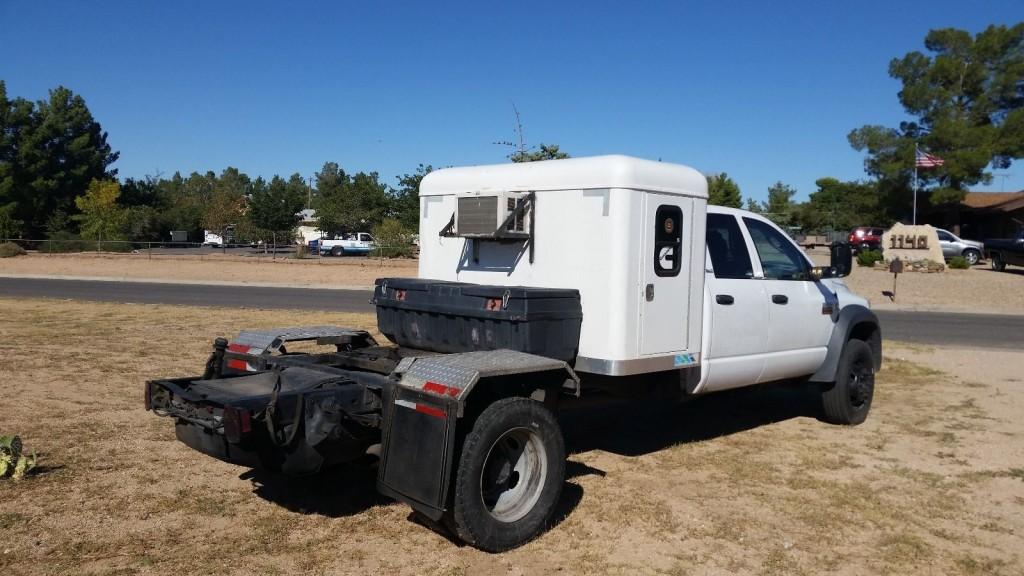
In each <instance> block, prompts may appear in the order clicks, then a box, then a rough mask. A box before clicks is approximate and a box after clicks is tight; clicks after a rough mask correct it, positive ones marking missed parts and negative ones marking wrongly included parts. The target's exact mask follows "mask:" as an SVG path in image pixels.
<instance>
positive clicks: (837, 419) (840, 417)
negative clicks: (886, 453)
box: [821, 340, 875, 425]
mask: <svg viewBox="0 0 1024 576" xmlns="http://www.w3.org/2000/svg"><path fill="white" fill-rule="evenodd" d="M874 393H875V364H874V361H873V360H872V358H871V348H870V347H869V346H868V345H867V343H866V342H864V341H863V340H850V341H848V342H847V343H846V346H845V347H843V355H842V356H840V357H839V367H838V369H837V371H836V381H835V382H833V383H832V385H831V386H829V387H828V388H826V389H825V390H824V391H823V392H822V395H821V400H822V408H823V409H824V412H825V420H826V421H827V422H831V423H832V424H848V425H856V424H860V423H861V422H863V421H864V419H865V418H867V417H868V411H870V410H871V399H872V398H873V397H874Z"/></svg>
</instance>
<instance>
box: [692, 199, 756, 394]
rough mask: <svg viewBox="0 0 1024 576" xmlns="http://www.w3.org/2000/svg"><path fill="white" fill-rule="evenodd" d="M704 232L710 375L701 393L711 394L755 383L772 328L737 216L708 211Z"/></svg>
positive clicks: (707, 366)
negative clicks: (706, 261) (706, 252)
mask: <svg viewBox="0 0 1024 576" xmlns="http://www.w3.org/2000/svg"><path fill="white" fill-rule="evenodd" d="M705 236H706V239H707V251H708V256H707V260H708V267H707V269H706V274H705V279H704V285H705V298H706V299H707V301H708V305H707V307H706V308H705V309H706V310H709V311H710V314H711V319H710V320H711V322H710V323H711V330H710V336H711V337H710V339H709V340H708V341H705V342H704V365H705V369H706V370H707V373H708V375H707V381H706V382H705V384H704V386H703V388H702V391H707V392H710V391H714V390H725V389H727V388H735V387H737V386H747V385H749V384H753V383H755V382H757V381H758V379H759V378H760V377H761V373H762V371H763V370H764V365H765V353H764V352H765V347H766V346H767V343H768V331H769V329H770V327H769V323H768V307H767V306H766V305H765V303H764V302H765V298H766V295H765V291H764V283H763V282H761V281H760V280H759V279H758V278H757V277H756V276H755V268H754V262H753V259H752V257H751V252H750V248H749V244H748V241H747V238H746V236H745V235H744V234H743V230H742V228H741V226H740V222H739V220H738V219H737V218H736V216H734V215H733V214H729V213H724V214H722V213H714V212H710V213H708V215H707V231H706V234H705Z"/></svg>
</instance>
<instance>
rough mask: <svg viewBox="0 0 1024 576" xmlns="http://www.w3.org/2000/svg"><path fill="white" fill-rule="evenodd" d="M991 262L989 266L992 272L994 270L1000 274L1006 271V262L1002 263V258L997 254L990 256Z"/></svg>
mask: <svg viewBox="0 0 1024 576" xmlns="http://www.w3.org/2000/svg"><path fill="white" fill-rule="evenodd" d="M991 260H992V262H991V266H992V269H993V270H995V271H996V272H1002V271H1003V270H1006V262H1003V257H1002V256H1000V255H999V253H998V252H996V253H994V254H992V256H991Z"/></svg>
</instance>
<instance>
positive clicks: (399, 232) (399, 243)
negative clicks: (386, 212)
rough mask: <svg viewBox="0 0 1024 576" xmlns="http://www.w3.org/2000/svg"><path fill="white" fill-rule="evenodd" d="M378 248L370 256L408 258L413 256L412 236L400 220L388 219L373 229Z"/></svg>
mask: <svg viewBox="0 0 1024 576" xmlns="http://www.w3.org/2000/svg"><path fill="white" fill-rule="evenodd" d="M373 238H374V239H375V240H376V241H377V246H378V247H377V248H374V249H373V250H371V251H370V256H373V257H375V258H380V257H381V256H383V257H385V258H408V257H410V256H412V254H413V244H412V234H411V233H410V232H409V230H407V229H406V228H405V226H402V223H401V222H399V221H398V220H394V219H388V220H385V221H383V222H381V223H380V224H379V225H377V226H375V227H374V228H373Z"/></svg>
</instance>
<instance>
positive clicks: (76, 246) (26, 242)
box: [0, 238, 419, 261]
mask: <svg viewBox="0 0 1024 576" xmlns="http://www.w3.org/2000/svg"><path fill="white" fill-rule="evenodd" d="M6 242H10V243H13V244H17V245H18V246H21V247H22V248H24V249H25V250H26V251H29V252H34V253H37V254H82V253H91V254H109V255H126V256H133V257H139V258H148V259H151V260H154V259H158V258H168V257H173V258H176V259H196V260H205V259H218V258H224V257H227V256H234V257H237V258H239V259H247V258H252V259H254V260H257V261H260V260H279V259H299V260H318V261H339V260H342V259H344V258H357V257H366V258H373V259H378V260H381V261H383V260H386V259H392V258H416V257H417V256H418V255H419V249H418V248H419V247H418V246H413V245H402V246H390V245H375V246H374V247H373V248H371V249H370V251H369V252H363V253H357V252H354V251H351V250H349V251H346V253H345V256H340V257H339V256H331V255H330V254H321V253H320V252H319V250H315V249H311V248H310V246H308V245H304V244H272V243H262V242H261V243H228V244H211V243H200V242H135V241H130V240H86V239H82V238H70V239H45V240H36V239H30V238H0V244H2V243H6Z"/></svg>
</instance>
